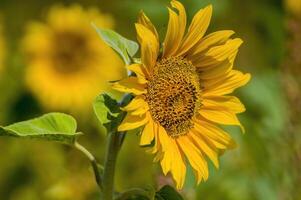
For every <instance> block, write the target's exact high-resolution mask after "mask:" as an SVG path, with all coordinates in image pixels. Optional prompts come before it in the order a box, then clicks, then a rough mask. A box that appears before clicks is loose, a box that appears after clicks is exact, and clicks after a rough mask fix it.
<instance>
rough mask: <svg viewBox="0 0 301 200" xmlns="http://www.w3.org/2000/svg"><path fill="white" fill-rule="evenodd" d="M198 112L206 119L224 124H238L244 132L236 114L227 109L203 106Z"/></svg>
mask: <svg viewBox="0 0 301 200" xmlns="http://www.w3.org/2000/svg"><path fill="white" fill-rule="evenodd" d="M199 113H200V114H201V115H202V116H203V117H204V118H206V119H208V120H210V121H212V122H215V123H218V124H224V125H234V126H239V127H240V128H241V130H242V132H243V133H244V132H245V129H244V127H243V126H242V125H241V123H240V122H239V120H238V119H237V117H236V115H235V114H234V113H232V112H230V111H229V110H222V109H208V108H205V107H203V108H202V109H201V110H200V111H199Z"/></svg>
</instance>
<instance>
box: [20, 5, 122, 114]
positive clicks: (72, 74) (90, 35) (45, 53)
mask: <svg viewBox="0 0 301 200" xmlns="http://www.w3.org/2000/svg"><path fill="white" fill-rule="evenodd" d="M91 22H94V23H95V24H97V26H99V27H102V28H113V19H112V18H111V17H110V16H108V15H104V14H101V13H100V12H99V11H98V10H97V9H94V8H91V9H88V10H83V9H82V8H81V7H80V6H79V5H73V6H70V7H63V6H54V7H52V8H51V9H50V11H49V13H48V16H47V21H46V23H39V22H34V23H31V24H29V26H28V27H27V28H28V31H27V34H26V36H25V37H24V42H23V49H24V52H25V54H26V55H27V58H28V59H27V61H28V62H27V68H26V77H25V79H26V83H27V86H28V88H29V89H30V90H31V91H32V93H33V94H34V95H35V96H36V97H37V99H38V100H39V101H40V102H41V104H42V105H43V106H44V107H45V108H48V109H60V110H68V111H69V110H71V111H83V110H85V109H86V108H87V107H88V106H89V105H90V104H91V101H92V100H93V99H94V98H95V96H96V95H97V94H98V93H100V92H101V91H104V90H107V89H108V88H109V86H110V85H109V84H107V82H108V81H110V80H120V79H121V78H122V77H123V74H124V73H125V70H124V69H123V64H122V61H121V60H120V59H119V58H118V56H117V55H116V54H115V53H114V51H113V50H111V49H110V48H109V47H108V46H106V45H105V43H104V42H102V41H101V40H100V39H99V37H98V35H97V33H96V32H95V30H94V29H93V28H92V26H91Z"/></svg>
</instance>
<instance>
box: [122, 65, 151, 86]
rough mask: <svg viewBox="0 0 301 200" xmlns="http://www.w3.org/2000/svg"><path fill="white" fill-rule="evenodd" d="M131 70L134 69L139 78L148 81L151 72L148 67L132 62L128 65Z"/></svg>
mask: <svg viewBox="0 0 301 200" xmlns="http://www.w3.org/2000/svg"><path fill="white" fill-rule="evenodd" d="M126 68H127V69H128V70H129V71H132V72H134V73H135V74H136V76H137V77H138V79H141V80H142V81H143V82H144V83H145V82H147V78H149V74H148V72H147V69H146V68H145V67H144V66H143V65H142V64H132V65H128V66H127V67H126Z"/></svg>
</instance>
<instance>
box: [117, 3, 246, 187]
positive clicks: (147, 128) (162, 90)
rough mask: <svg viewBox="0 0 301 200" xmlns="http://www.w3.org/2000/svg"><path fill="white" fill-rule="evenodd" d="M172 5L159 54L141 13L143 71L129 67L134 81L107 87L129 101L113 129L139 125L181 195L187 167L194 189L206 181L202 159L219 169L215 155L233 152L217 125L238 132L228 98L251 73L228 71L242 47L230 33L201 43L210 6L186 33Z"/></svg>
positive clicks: (234, 102) (180, 11)
mask: <svg viewBox="0 0 301 200" xmlns="http://www.w3.org/2000/svg"><path fill="white" fill-rule="evenodd" d="M171 5H172V8H169V23H168V29H167V33H166V37H165V40H164V43H163V52H162V54H161V53H160V52H159V51H160V43H159V37H158V33H157V31H156V28H155V27H154V26H153V25H152V23H151V21H150V20H149V19H148V18H147V17H146V16H145V15H144V13H141V14H140V16H139V19H138V23H137V24H136V30H137V35H138V36H137V38H138V41H139V43H140V45H141V60H142V64H133V65H130V66H128V67H127V68H128V70H131V71H132V72H134V73H135V74H136V76H135V77H133V76H132V77H128V78H125V79H123V80H121V81H119V82H117V83H114V84H113V88H114V89H116V90H118V91H121V92H127V93H132V94H133V95H134V96H135V98H134V99H133V100H132V101H131V102H130V103H129V104H128V105H127V106H126V107H124V108H123V109H124V110H125V111H127V112H128V114H127V116H126V118H125V119H124V120H123V122H122V124H121V125H120V126H119V128H118V130H119V131H127V130H130V129H136V128H138V127H141V126H144V129H143V131H142V135H141V140H140V144H141V145H142V146H151V148H150V152H152V153H156V157H155V160H156V161H160V162H161V166H162V169H163V172H164V174H167V173H168V172H170V173H171V175H172V177H173V178H174V180H175V182H176V186H177V188H178V189H180V188H182V187H183V184H184V181H185V174H186V164H187V163H186V160H187V161H188V162H189V163H190V164H191V166H192V168H193V170H194V172H195V175H196V178H197V182H198V183H199V182H200V181H202V180H207V179H208V164H207V159H206V157H208V158H209V159H210V160H211V161H212V162H213V164H214V165H215V166H216V167H217V168H218V166H219V162H218V155H219V151H220V150H226V149H229V148H233V147H234V146H235V142H234V141H233V140H232V138H231V137H230V136H229V135H228V134H227V133H226V132H225V131H224V130H222V129H221V128H219V126H218V124H223V125H238V126H240V127H241V128H242V125H241V124H240V122H239V120H238V118H237V116H236V114H238V113H241V112H244V111H245V107H244V105H243V104H242V103H241V102H240V101H239V99H238V98H236V97H235V96H228V94H230V93H232V92H233V91H234V90H235V89H236V88H239V87H241V86H243V85H245V84H246V83H247V82H248V81H249V80H250V74H243V73H241V72H240V71H236V70H233V69H232V68H233V63H234V59H235V57H236V55H237V53H238V48H239V46H240V45H241V44H242V40H241V39H239V38H236V39H231V38H230V36H231V35H233V34H234V32H233V31H228V30H227V31H218V32H214V33H212V34H209V35H207V36H206V37H203V36H204V34H205V32H206V30H207V28H208V26H209V23H210V19H211V14H212V6H207V7H206V8H204V9H201V10H200V11H198V12H197V14H196V15H195V16H194V18H193V20H192V23H191V24H190V26H189V28H188V31H187V33H186V34H185V32H186V12H185V8H184V7H183V5H182V4H181V3H180V2H178V1H174V0H173V1H171ZM242 129H243V128H242ZM185 157H186V158H185Z"/></svg>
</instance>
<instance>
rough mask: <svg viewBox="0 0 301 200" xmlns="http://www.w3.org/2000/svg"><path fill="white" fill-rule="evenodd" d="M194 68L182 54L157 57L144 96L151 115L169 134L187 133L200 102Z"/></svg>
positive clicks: (172, 135) (197, 78) (199, 91)
mask: <svg viewBox="0 0 301 200" xmlns="http://www.w3.org/2000/svg"><path fill="white" fill-rule="evenodd" d="M200 94H201V89H200V82H199V77H198V75H197V72H196V68H195V67H194V66H193V65H192V63H191V62H189V61H188V60H186V59H185V58H182V57H169V58H164V59H162V60H160V61H158V62H157V63H156V65H155V67H154V73H153V76H152V78H151V80H150V81H149V84H148V93H147V96H146V99H147V102H148V104H149V106H150V111H151V115H152V117H153V119H154V120H155V121H156V122H158V123H160V125H161V126H163V127H164V128H165V130H166V131H167V134H168V135H169V136H171V137H178V136H181V135H185V134H187V132H188V131H189V129H191V128H192V127H193V122H192V118H193V117H194V116H195V115H196V114H197V113H198V110H199V108H200V106H201V99H200Z"/></svg>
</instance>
